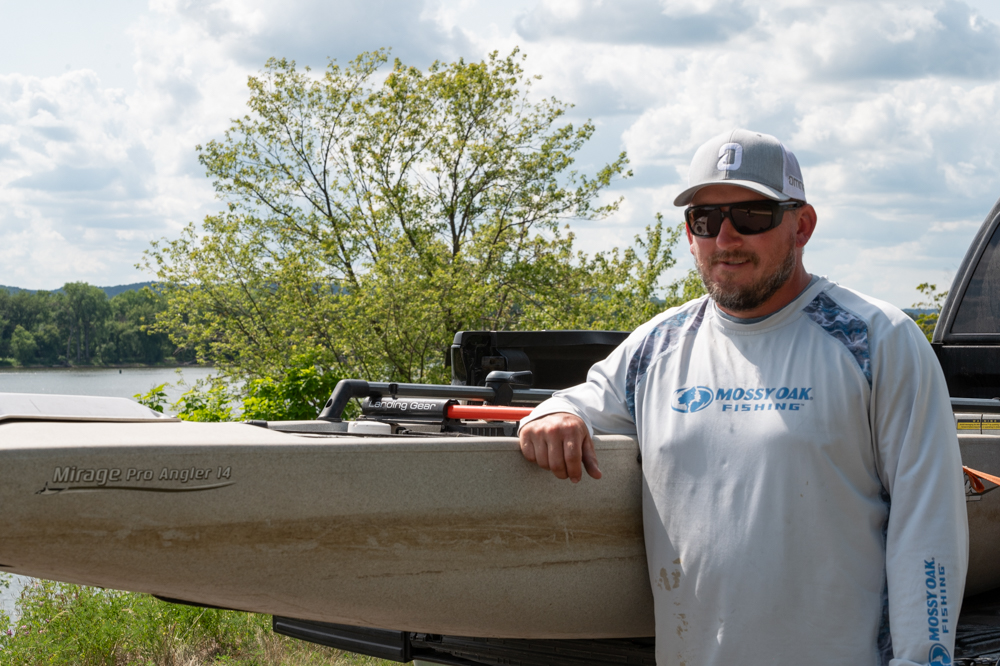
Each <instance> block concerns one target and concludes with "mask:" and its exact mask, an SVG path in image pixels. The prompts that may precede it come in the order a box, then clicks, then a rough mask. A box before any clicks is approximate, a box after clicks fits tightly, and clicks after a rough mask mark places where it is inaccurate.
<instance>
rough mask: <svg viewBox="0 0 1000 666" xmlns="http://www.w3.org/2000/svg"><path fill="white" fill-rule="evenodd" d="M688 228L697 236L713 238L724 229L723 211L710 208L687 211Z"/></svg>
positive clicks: (693, 208) (695, 208)
mask: <svg viewBox="0 0 1000 666" xmlns="http://www.w3.org/2000/svg"><path fill="white" fill-rule="evenodd" d="M687 218H688V220H687V222H688V228H689V229H690V230H691V233H692V234H694V235H695V236H701V237H702V238H712V237H714V236H718V235H719V229H721V228H722V211H720V210H719V209H718V208H713V207H710V206H694V207H692V208H688V210H687Z"/></svg>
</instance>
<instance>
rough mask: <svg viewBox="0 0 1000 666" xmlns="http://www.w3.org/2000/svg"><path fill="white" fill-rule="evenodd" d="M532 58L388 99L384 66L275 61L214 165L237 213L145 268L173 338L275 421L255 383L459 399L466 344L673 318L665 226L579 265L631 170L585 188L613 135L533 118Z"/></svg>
mask: <svg viewBox="0 0 1000 666" xmlns="http://www.w3.org/2000/svg"><path fill="white" fill-rule="evenodd" d="M522 59H523V58H522V57H521V56H520V55H519V54H518V53H517V52H516V51H515V52H514V53H512V54H510V55H509V56H507V57H500V56H499V55H497V54H496V53H494V54H492V55H491V56H490V57H489V58H487V59H486V60H485V61H483V62H478V63H466V62H465V61H463V60H459V61H458V62H455V63H451V64H441V63H435V64H434V65H432V66H431V67H430V69H429V70H427V71H426V72H422V71H420V70H418V69H416V68H413V67H408V66H406V65H404V64H403V63H401V62H399V61H398V60H397V61H396V62H395V64H394V65H393V66H392V69H391V71H389V72H388V73H387V75H386V76H385V77H384V79H383V80H382V81H381V83H378V82H377V79H378V77H377V76H376V72H377V70H379V68H380V67H381V66H383V65H384V64H386V63H387V56H386V54H385V52H382V51H379V52H375V53H365V54H362V55H360V56H359V57H358V58H356V59H355V60H354V61H353V62H351V63H350V64H349V65H348V66H346V67H343V68H341V67H339V66H338V65H336V64H334V63H331V64H330V66H329V67H328V68H327V69H326V71H325V72H323V73H322V74H314V73H312V72H311V71H310V70H309V69H308V68H306V69H305V70H304V71H302V70H297V69H296V67H295V64H294V63H293V62H290V61H287V60H275V59H272V60H269V61H268V63H267V65H266V67H265V68H264V70H263V71H262V72H261V73H260V74H259V75H258V76H254V77H251V78H250V80H249V87H250V101H249V102H248V106H249V112H248V113H247V115H245V116H243V117H242V118H239V119H236V120H234V121H233V123H232V125H231V127H230V129H229V131H228V132H227V133H226V135H225V137H224V138H223V139H222V140H219V141H212V142H210V143H208V144H207V145H205V146H204V147H200V160H201V163H202V164H203V165H204V166H205V167H206V169H207V171H208V174H209V176H210V177H211V178H213V181H214V186H215V188H216V191H217V192H218V195H219V197H220V198H221V199H222V201H224V202H225V204H226V210H225V211H224V212H223V213H220V214H218V215H212V216H209V217H207V218H206V219H205V220H204V221H203V223H202V225H201V227H200V229H199V228H198V227H196V226H195V225H190V226H189V227H188V228H187V229H186V230H185V232H184V233H183V234H182V235H181V237H180V238H178V239H175V240H169V241H162V242H160V243H156V244H154V245H153V247H152V248H151V249H150V250H149V252H148V253H147V255H146V266H147V268H149V269H150V270H152V271H153V272H155V273H156V275H157V277H158V279H159V280H160V283H161V284H164V285H165V286H166V289H167V294H168V297H169V305H168V308H167V310H166V311H165V312H164V313H162V314H161V315H160V317H159V318H158V324H157V330H158V331H163V332H168V333H169V334H170V335H171V338H172V339H173V340H174V341H175V342H176V343H178V344H179V345H181V346H182V347H184V348H185V349H188V350H191V351H194V352H196V353H197V354H198V355H199V357H200V358H212V359H213V360H214V361H215V363H216V365H217V367H220V368H221V369H222V371H223V372H224V374H226V375H227V376H228V377H230V378H232V379H237V380H242V381H245V382H248V384H247V387H248V389H250V390H251V391H257V397H258V400H257V402H256V403H254V404H267V405H269V406H268V408H267V410H265V411H270V410H271V406H273V405H275V404H276V403H275V400H278V402H281V401H282V400H285V398H280V399H278V398H275V395H276V394H275V392H274V390H273V389H272V388H270V386H269V384H267V382H264V383H262V384H257V385H254V384H252V382H253V381H254V380H258V379H262V378H265V377H272V378H286V379H281V380H280V381H281V382H291V383H292V384H294V383H295V382H298V381H300V380H299V379H295V378H294V377H295V376H296V373H297V372H298V369H299V368H303V367H308V366H309V365H312V366H314V367H315V368H316V373H317V374H316V375H315V377H314V378H313V379H315V380H317V381H319V380H322V382H326V383H332V379H329V380H328V379H326V376H327V375H329V376H330V377H331V378H333V377H338V378H339V377H363V378H368V379H383V380H394V381H447V377H448V375H447V369H446V368H445V367H444V357H445V351H446V349H447V347H448V345H449V343H450V340H451V337H452V336H453V335H454V333H455V331H457V330H463V329H465V330H475V329H498V330H503V329H512V328H521V329H524V328H529V327H537V326H541V325H546V326H550V327H558V328H566V327H586V328H594V327H610V328H622V327H627V326H631V325H634V323H636V322H637V321H639V320H640V319H644V318H646V317H647V316H648V315H649V314H651V313H653V312H654V311H656V310H658V309H662V307H663V306H664V305H665V304H666V303H665V302H664V301H663V300H662V299H657V298H655V294H656V293H657V291H658V290H659V289H660V284H659V280H660V277H661V275H662V272H663V271H664V270H666V268H668V267H669V266H671V265H673V258H672V256H671V254H670V252H671V249H672V247H673V245H672V244H673V243H674V242H675V241H676V234H675V233H674V232H669V233H666V234H664V232H663V231H662V223H661V222H659V221H657V223H656V225H655V226H654V227H651V228H650V230H649V235H648V236H647V238H645V239H639V240H638V243H639V244H638V246H637V250H636V251H632V250H629V251H626V252H624V253H617V252H612V253H610V254H607V255H604V254H600V255H598V256H596V257H594V258H592V259H591V258H587V257H585V256H583V255H579V254H575V253H574V252H573V247H572V244H573V235H572V233H569V232H568V230H567V229H566V228H565V227H564V226H563V225H564V223H565V222H566V221H568V220H572V219H591V218H598V217H602V216H605V215H608V214H610V213H612V212H614V211H615V210H616V209H617V205H618V202H617V201H616V200H613V199H606V198H605V199H602V198H601V196H600V195H601V194H602V193H603V192H604V190H605V189H606V188H607V187H608V186H609V185H610V184H611V183H612V182H613V180H614V179H615V178H617V177H622V176H627V175H628V172H627V170H626V166H627V159H626V157H625V155H624V154H621V155H619V156H618V157H617V158H616V159H615V160H614V161H613V162H611V163H610V164H608V165H606V166H604V167H602V168H600V169H598V170H597V171H596V173H594V174H593V175H589V176H588V175H584V174H581V173H580V172H578V171H576V170H574V169H573V168H572V167H573V163H574V156H575V154H576V153H577V152H578V151H579V150H580V149H581V148H582V147H583V145H584V144H585V143H586V142H587V141H588V140H589V139H590V138H591V136H592V135H593V132H594V126H593V125H592V124H591V123H589V122H588V123H584V124H583V125H581V126H579V127H575V126H574V125H572V124H560V122H561V120H562V118H563V116H564V115H565V113H566V110H567V109H568V106H567V105H565V104H563V103H561V102H559V101H557V100H555V99H543V100H540V101H532V100H531V99H530V98H529V90H530V86H531V79H529V78H528V77H526V76H525V75H524V73H523V71H522V68H521V61H522ZM599 201H600V202H601V203H599ZM303 356H308V357H309V358H310V359H311V363H310V364H307V365H302V364H301V363H299V362H298V361H296V360H295V359H298V358H301V357H303ZM303 381H304V380H303ZM282 390H283V389H282Z"/></svg>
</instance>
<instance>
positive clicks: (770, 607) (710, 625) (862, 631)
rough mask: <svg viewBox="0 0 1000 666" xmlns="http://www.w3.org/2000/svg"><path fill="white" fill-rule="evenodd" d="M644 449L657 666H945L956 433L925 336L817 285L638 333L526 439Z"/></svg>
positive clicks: (957, 470) (963, 549) (550, 408)
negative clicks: (740, 315)
mask: <svg viewBox="0 0 1000 666" xmlns="http://www.w3.org/2000/svg"><path fill="white" fill-rule="evenodd" d="M555 412H569V413H572V414H576V415H578V416H580V417H581V418H582V419H583V420H584V421H585V422H586V424H587V427H588V428H589V429H590V430H591V433H592V434H593V433H595V432H596V433H619V434H628V435H633V436H637V437H638V441H639V446H640V451H641V455H642V470H643V477H644V481H643V520H644V528H645V540H646V554H647V559H648V562H649V578H650V584H651V586H652V590H653V598H654V608H655V613H656V655H657V664H661V665H663V666H666V665H667V664H671V665H677V666H680V665H682V664H687V666H712V665H718V666H723V665H731V664H762V665H763V664H793V663H795V664H797V663H809V664H826V665H829V666H841V665H843V664H889V665H891V666H902V665H904V664H906V665H909V664H928V663H930V664H950V663H951V655H952V654H953V652H954V642H955V627H956V624H957V621H958V612H959V608H960V605H961V600H962V593H963V588H964V586H965V574H966V567H967V559H968V525H967V518H966V509H965V497H964V483H963V478H962V469H961V459H960V457H959V449H958V440H957V436H956V431H955V422H954V420H953V416H952V412H951V409H950V404H949V398H948V392H947V388H946V386H945V381H944V377H943V375H942V372H941V369H940V367H939V365H938V363H937V361H936V359H935V358H934V355H933V352H932V350H931V348H930V345H928V343H927V340H926V339H925V338H924V336H923V334H922V333H921V331H920V329H919V328H918V327H917V326H916V325H915V324H914V322H913V321H911V320H910V318H909V317H907V316H906V315H905V314H904V313H902V312H901V311H899V310H898V309H896V308H894V307H893V306H891V305H888V304H886V303H883V302H880V301H877V300H875V299H872V298H869V297H866V296H863V295H861V294H858V293H856V292H854V291H851V290H849V289H845V288H843V287H840V286H838V285H836V284H834V283H831V282H830V281H828V280H825V279H819V280H815V281H814V282H813V284H811V285H810V286H809V287H808V288H806V290H805V291H803V293H802V294H800V295H799V297H798V298H797V299H796V300H795V301H793V302H792V303H791V304H789V305H788V306H787V307H785V308H783V309H782V310H780V311H779V312H778V313H776V314H774V315H772V316H771V317H768V318H767V319H765V320H763V321H760V322H757V323H752V324H744V323H737V322H733V321H731V320H728V319H727V318H725V317H723V316H721V315H720V313H719V311H718V309H717V306H716V305H715V304H714V302H713V301H711V300H710V299H709V298H707V297H705V298H701V299H698V300H695V301H691V302H689V303H686V304H684V305H682V306H680V307H676V308H672V309H670V310H667V311H666V312H664V313H662V314H660V315H659V316H657V317H656V318H654V319H652V320H651V321H649V322H647V323H646V324H644V325H643V326H640V327H639V328H638V329H636V330H635V331H634V332H633V333H632V334H631V336H630V337H629V338H628V339H627V340H626V341H625V342H624V343H623V344H622V345H621V346H620V347H619V348H618V349H616V350H615V351H614V352H613V353H612V354H611V355H610V356H609V357H608V358H607V359H606V360H604V361H602V362H600V363H598V364H596V365H595V366H594V367H593V368H592V369H591V371H590V373H589V375H588V378H587V382H586V383H584V384H581V385H579V386H575V387H573V388H570V389H567V390H564V391H560V392H557V393H556V394H555V395H554V396H553V397H552V398H551V399H550V400H548V401H546V402H545V403H543V404H542V405H540V406H539V407H538V408H537V409H536V410H535V411H534V412H533V413H532V415H531V416H530V417H529V419H526V421H525V422H527V421H528V420H532V419H536V418H539V417H540V416H543V415H545V414H550V413H555Z"/></svg>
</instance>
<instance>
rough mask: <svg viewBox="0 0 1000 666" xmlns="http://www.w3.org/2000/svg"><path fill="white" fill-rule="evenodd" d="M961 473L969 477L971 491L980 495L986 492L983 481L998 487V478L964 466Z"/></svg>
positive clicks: (999, 480)
mask: <svg viewBox="0 0 1000 666" xmlns="http://www.w3.org/2000/svg"><path fill="white" fill-rule="evenodd" d="M962 471H963V472H965V475H966V476H967V477H969V485H971V486H972V489H973V490H975V491H976V492H977V493H981V492H983V491H985V490H986V486H984V485H983V479H986V480H987V481H989V482H991V483H995V484H996V485H998V486H1000V477H997V476H993V475H992V474H987V473H985V472H980V471H979V470H975V469H970V468H969V467H964V466H963V467H962Z"/></svg>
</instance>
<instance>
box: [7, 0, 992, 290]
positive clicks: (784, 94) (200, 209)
mask: <svg viewBox="0 0 1000 666" xmlns="http://www.w3.org/2000/svg"><path fill="white" fill-rule="evenodd" d="M982 1H983V0H975V2H976V3H977V5H976V6H979V5H980V4H981V3H982ZM129 38H130V39H131V40H132V43H133V44H134V61H133V62H132V63H131V66H132V70H133V72H134V76H135V80H136V81H137V83H136V85H135V87H134V89H133V88H129V89H125V90H122V89H117V90H113V89H110V86H109V85H108V83H106V82H105V74H104V72H102V71H89V70H72V71H69V72H65V73H63V74H60V75H58V76H48V77H39V76H31V75H27V74H6V75H4V74H0V204H2V208H0V243H3V244H4V247H5V249H7V252H6V253H5V261H4V262H3V263H2V264H0V283H2V284H18V285H21V286H26V287H48V288H51V287H56V286H59V285H60V284H61V283H62V282H63V281H67V280H76V279H86V280H88V281H91V282H95V283H102V284H109V283H120V282H133V281H136V280H138V279H142V276H141V275H139V274H137V273H136V272H135V271H134V269H133V268H132V266H133V264H134V263H136V262H137V261H138V260H139V258H140V255H141V252H142V250H143V249H145V248H146V247H147V246H148V241H149V240H150V239H153V238H157V237H160V236H164V235H166V236H175V235H176V233H177V230H178V229H179V228H180V227H181V226H182V225H183V224H185V223H187V222H189V221H197V220H199V219H201V218H202V217H203V216H204V215H205V214H206V213H207V212H208V211H211V210H214V209H215V207H216V206H217V205H218V204H217V203H216V202H215V201H214V200H213V193H212V190H211V185H210V182H209V181H208V179H207V178H206V177H205V175H204V170H203V168H202V167H201V166H200V165H199V164H198V162H197V156H196V153H195V151H194V146H195V145H197V144H204V143H206V142H207V141H209V140H211V139H213V138H218V137H219V136H220V135H221V134H222V132H223V131H224V129H225V128H226V127H227V126H228V123H229V119H230V118H232V117H235V116H239V115H242V114H243V113H245V106H244V102H245V100H246V98H247V90H246V78H247V76H248V75H251V74H253V73H255V72H257V71H259V70H260V69H261V67H262V66H263V64H264V61H265V60H266V58H268V57H270V56H278V57H288V58H291V59H294V60H296V61H297V62H298V63H299V64H300V65H306V64H308V65H311V66H313V67H314V68H323V67H324V66H325V64H326V61H327V58H329V57H333V58H337V59H338V61H340V62H341V63H343V62H345V61H347V60H350V59H351V58H353V57H354V56H355V55H356V54H357V53H358V52H360V51H362V50H371V49H374V48H378V47H382V46H390V47H392V48H393V55H395V56H399V57H401V58H402V59H403V60H404V61H405V62H408V63H411V64H416V65H418V66H426V65H427V64H429V63H430V61H432V60H434V59H445V60H451V59H454V58H457V57H465V58H466V59H467V60H469V59H479V58H481V57H483V56H484V55H485V54H486V53H488V52H491V51H493V50H499V51H500V52H501V53H506V52H509V51H510V50H511V49H512V48H514V47H515V46H521V47H523V48H524V49H525V51H526V52H527V53H528V55H529V60H528V62H527V67H528V69H529V70H530V72H531V73H539V74H542V75H544V79H543V80H542V81H540V82H538V83H537V85H536V86H535V90H536V92H537V94H539V95H555V96H556V97H558V98H560V99H562V100H564V101H567V102H573V103H575V104H576V108H575V109H574V110H573V111H572V112H571V114H570V116H571V118H570V119H571V120H572V121H573V122H580V121H581V120H583V119H586V118H592V119H593V120H594V121H595V123H596V124H597V127H598V132H597V134H596V136H595V138H594V140H593V141H592V143H591V145H590V146H588V147H587V148H586V149H585V150H584V151H583V153H582V154H581V155H580V160H579V162H578V166H580V168H581V169H583V170H585V171H588V172H592V171H593V170H594V169H596V168H598V167H599V166H600V165H601V164H604V163H606V162H608V161H610V160H612V159H614V157H615V156H616V155H617V153H618V151H619V150H621V149H622V148H626V149H627V150H628V152H629V155H630V157H631V159H632V165H633V168H634V170H635V174H636V175H635V178H633V179H631V180H629V181H625V182H624V183H619V184H617V185H616V186H615V187H614V190H613V193H614V194H615V195H618V194H624V196H625V197H626V200H625V204H624V205H623V206H622V209H621V211H620V213H619V214H618V215H616V216H615V217H614V218H612V219H609V220H604V221H598V222H590V223H586V224H583V223H581V224H577V225H575V227H576V231H577V235H578V240H579V243H580V246H581V248H582V249H585V250H587V251H595V250H600V249H606V248H607V247H609V246H610V245H612V244H624V243H628V242H630V241H631V238H632V236H633V235H634V234H636V233H638V232H639V231H641V229H642V227H643V226H645V225H646V224H648V223H650V222H651V221H652V219H653V214H654V213H655V212H656V211H658V210H659V211H662V212H664V213H665V214H666V216H667V217H666V219H667V222H668V223H671V224H672V223H676V222H677V221H678V220H679V219H680V218H679V213H678V212H677V211H676V210H673V206H672V205H671V201H672V199H673V196H674V194H676V192H677V191H678V189H680V188H681V187H682V185H683V182H684V179H685V176H686V171H687V164H688V161H689V159H690V156H691V155H692V153H693V152H694V150H695V148H696V147H697V146H698V145H699V144H700V143H701V142H702V141H704V140H705V139H707V138H708V137H711V136H713V135H715V134H718V133H719V132H720V131H723V130H725V129H727V128H730V127H735V126H744V127H751V128H753V129H756V130H759V131H764V132H768V133H771V134H774V135H776V136H778V137H780V138H782V139H783V140H784V141H785V142H786V144H787V145H789V147H791V148H792V149H793V150H794V151H795V152H796V154H797V155H798V157H799V159H800V162H801V163H802V165H803V169H804V174H805V180H806V189H807V192H808V193H809V196H810V198H811V199H812V200H813V201H814V202H815V203H816V205H817V207H818V208H819V210H820V228H819V231H818V232H817V236H816V237H815V238H814V240H813V243H812V244H811V245H810V248H809V253H808V254H807V257H808V263H807V265H808V266H809V267H810V268H811V269H812V270H813V271H814V272H818V273H825V274H829V275H830V276H831V277H833V278H835V279H839V280H840V281H841V282H843V283H844V284H847V285H849V286H853V287H856V288H859V289H861V290H863V291H870V292H872V293H874V294H876V295H880V296H882V297H884V298H887V299H888V300H890V301H893V302H895V303H897V304H899V305H909V303H911V302H912V301H913V300H915V291H914V287H915V285H916V284H918V283H919V282H923V281H925V280H927V279H931V278H932V276H936V277H933V280H936V281H938V282H946V280H945V279H944V278H943V277H942V276H946V275H947V273H948V271H954V269H955V268H956V267H957V265H958V263H959V262H960V261H961V258H962V254H963V252H964V248H965V245H966V244H967V243H968V242H969V240H971V238H972V235H973V234H974V233H975V230H976V229H977V228H978V225H979V222H980V221H981V219H982V217H983V216H984V215H985V214H986V212H987V211H988V210H989V209H990V207H991V206H992V203H993V201H994V199H995V197H996V196H997V195H998V194H1000V175H998V174H1000V168H998V167H1000V163H998V159H1000V158H998V154H997V151H998V146H1000V126H998V125H997V123H996V121H995V119H996V118H997V117H998V115H1000V27H998V25H997V24H996V23H994V22H992V21H990V20H988V19H987V18H984V17H983V16H982V13H981V12H979V13H977V11H976V10H974V9H973V8H971V7H970V6H969V5H967V4H965V3H964V2H961V1H958V0H917V1H912V2H878V3H872V2H861V1H852V0H847V1H845V2H838V3H820V2H818V1H810V0H772V1H771V2H763V1H759V2H751V1H749V0H746V1H741V0H698V1H697V2H682V1H681V0H619V1H618V2H612V1H611V0H513V1H512V2H511V3H507V4H504V5H498V4H489V5H487V4H485V3H480V2H476V1H475V0H425V2H403V1H402V0H376V1H374V2H369V3H356V2H347V1H346V0H337V1H335V2H329V1H322V0H291V1H289V2H286V3H283V4H281V5H276V4H274V3H271V2H265V1H264V0H208V1H207V2H194V1H193V0H153V1H152V2H151V4H150V6H149V9H148V10H147V11H146V12H145V13H144V15H143V16H142V17H141V18H140V19H139V20H138V21H135V22H133V24H132V27H131V29H130V31H129ZM118 52H120V50H119V51H118ZM82 61H86V59H84V60H82ZM92 61H93V62H101V61H100V60H98V59H92ZM111 78H113V77H109V80H111ZM678 256H679V257H684V262H686V261H687V259H686V248H683V247H682V248H679V250H678ZM682 263H683V262H682ZM683 265H684V266H686V265H687V264H683ZM911 282H912V284H911Z"/></svg>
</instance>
